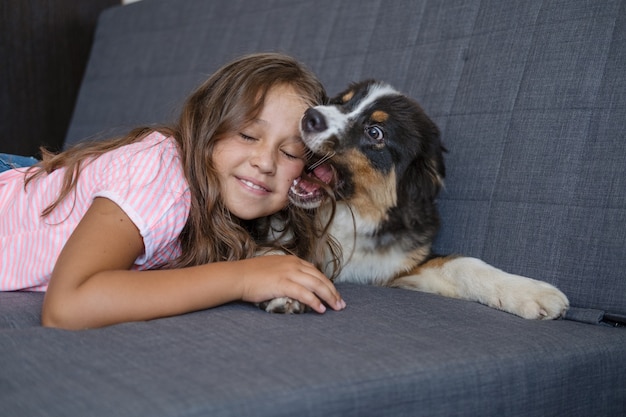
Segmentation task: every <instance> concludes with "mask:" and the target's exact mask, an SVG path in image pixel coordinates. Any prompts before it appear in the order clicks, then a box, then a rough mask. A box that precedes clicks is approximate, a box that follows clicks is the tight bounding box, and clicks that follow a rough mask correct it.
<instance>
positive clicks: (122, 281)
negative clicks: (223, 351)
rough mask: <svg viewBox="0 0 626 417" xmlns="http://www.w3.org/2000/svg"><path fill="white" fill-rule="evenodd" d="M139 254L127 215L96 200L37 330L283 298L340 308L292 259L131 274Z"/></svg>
mask: <svg viewBox="0 0 626 417" xmlns="http://www.w3.org/2000/svg"><path fill="white" fill-rule="evenodd" d="M143 250H144V247H143V239H142V237H141V235H140V234H139V230H138V229H137V227H136V226H135V225H134V223H133V222H132V221H131V220H130V219H129V218H128V216H127V215H126V214H125V213H124V211H123V210H122V209H120V208H119V206H117V205H116V204H115V203H113V202H112V201H111V200H108V199H106V198H96V199H95V200H94V202H93V204H92V205H91V207H90V208H89V210H88V211H87V213H86V214H85V216H84V217H83V219H82V220H81V222H80V223H79V224H78V226H77V228H76V230H75V231H74V233H73V234H72V236H71V237H70V239H69V240H68V242H67V243H66V245H65V247H64V248H63V250H62V251H61V254H60V256H59V258H58V260H57V263H56V265H55V268H54V271H53V273H52V278H51V280H50V284H49V286H48V291H47V293H46V296H45V298H44V304H43V310H42V324H43V325H44V326H52V327H63V328H68V329H80V328H88V327H100V326H106V325H110V324H114V323H120V322H127V321H137V320H149V319H154V318H158V317H166V316H172V315H177V314H183V313H187V312H191V311H196V310H202V309H206V308H209V307H214V306H217V305H221V304H224V303H227V302H230V301H236V300H243V301H250V302H260V301H265V300H268V299H271V298H275V297H281V296H287V297H291V298H294V299H296V300H299V301H301V302H303V303H305V304H307V305H309V306H311V307H312V308H313V309H314V310H315V311H317V312H320V313H322V312H324V311H325V307H324V304H323V303H322V301H321V300H323V301H324V302H326V303H327V304H328V305H329V306H331V307H332V308H333V309H336V310H339V309H341V308H343V307H344V306H345V303H344V302H343V301H342V300H341V297H340V296H339V293H338V292H337V290H336V289H335V287H334V286H333V284H332V283H331V282H330V280H328V278H326V277H325V276H324V275H323V274H322V273H321V272H320V271H318V270H317V269H316V268H315V267H314V266H313V265H311V264H310V263H308V262H305V261H303V260H301V259H299V258H297V257H295V256H280V255H278V256H262V257H258V258H253V259H247V260H243V261H236V262H216V263H211V264H206V265H201V266H195V267H190V268H183V269H177V270H154V271H130V270H129V269H130V268H131V267H132V265H133V263H134V261H135V259H136V258H137V257H138V256H139V255H141V254H142V253H143ZM318 297H319V298H318ZM320 299H321V300H320Z"/></svg>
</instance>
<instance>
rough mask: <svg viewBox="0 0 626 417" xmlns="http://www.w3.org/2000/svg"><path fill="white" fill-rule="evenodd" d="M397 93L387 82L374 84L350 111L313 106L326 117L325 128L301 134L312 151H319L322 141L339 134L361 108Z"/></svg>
mask: <svg viewBox="0 0 626 417" xmlns="http://www.w3.org/2000/svg"><path fill="white" fill-rule="evenodd" d="M398 94H400V93H399V92H398V91H397V90H396V89H394V88H393V87H391V86H389V85H387V84H375V85H372V86H371V87H370V90H369V92H368V94H367V96H366V97H365V99H364V100H363V101H361V102H360V103H359V105H358V106H356V107H355V108H354V110H352V111H351V112H350V113H342V112H340V111H339V110H338V109H337V107H336V106H317V107H315V110H317V111H319V112H320V113H321V114H322V115H323V116H324V118H325V119H326V126H327V129H326V130H324V131H323V132H321V133H318V134H306V135H303V139H304V142H305V143H306V145H307V146H308V147H309V148H310V149H311V150H313V151H314V152H320V151H321V148H322V145H323V143H324V142H325V141H326V140H327V139H328V138H330V137H332V136H338V135H340V133H341V132H343V131H344V130H345V129H346V127H347V126H348V125H349V124H350V122H351V121H352V120H354V118H355V117H357V116H358V115H359V114H361V112H363V109H365V108H367V107H368V106H370V105H371V104H372V103H374V102H375V101H376V100H378V99H379V98H381V97H384V96H390V95H398Z"/></svg>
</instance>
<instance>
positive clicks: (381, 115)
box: [372, 110, 389, 123]
mask: <svg viewBox="0 0 626 417" xmlns="http://www.w3.org/2000/svg"><path fill="white" fill-rule="evenodd" d="M387 119H389V113H387V112H384V111H382V110H376V111H375V112H374V113H372V120H373V121H375V122H376V123H383V122H386V121H387Z"/></svg>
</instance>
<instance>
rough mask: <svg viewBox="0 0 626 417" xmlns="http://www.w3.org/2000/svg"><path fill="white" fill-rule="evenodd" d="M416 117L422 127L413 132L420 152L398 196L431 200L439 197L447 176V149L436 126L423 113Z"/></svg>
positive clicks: (402, 182)
mask: <svg viewBox="0 0 626 417" xmlns="http://www.w3.org/2000/svg"><path fill="white" fill-rule="evenodd" d="M417 117H418V120H417V121H418V123H417V125H418V126H419V128H418V129H417V130H416V131H415V132H414V133H413V134H414V135H415V138H413V140H415V141H417V143H418V144H419V149H418V151H417V154H416V156H415V158H414V160H413V161H412V162H411V164H410V165H409V166H408V167H407V171H406V172H405V179H404V180H403V181H401V184H402V186H403V187H404V189H401V190H399V195H398V197H399V198H406V199H413V200H414V199H415V198H420V199H422V200H423V201H432V200H434V199H435V198H436V197H437V194H439V191H440V190H441V187H442V186H443V181H444V178H445V176H446V169H445V164H444V159H443V155H444V153H445V152H446V149H445V147H444V146H443V144H442V142H441V138H440V133H439V128H438V127H437V125H436V124H435V123H434V122H433V121H432V120H430V119H429V118H428V117H427V116H426V115H425V114H424V113H422V112H420V113H419V114H418V115H417ZM418 196H419V197H418Z"/></svg>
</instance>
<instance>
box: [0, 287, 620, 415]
mask: <svg viewBox="0 0 626 417" xmlns="http://www.w3.org/2000/svg"><path fill="white" fill-rule="evenodd" d="M340 290H341V291H342V294H344V296H345V297H346V299H347V300H348V302H349V307H348V308H347V309H346V310H345V311H343V312H340V313H335V312H329V313H327V314H325V315H323V316H320V315H316V314H305V315H297V316H284V315H271V314H266V313H263V312H262V311H260V310H258V309H256V308H255V307H253V306H251V305H246V304H233V305H228V306H224V307H220V308H216V309H213V310H209V311H203V312H199V313H194V314H189V315H185V316H180V317H173V318H170V319H164V320H156V321H153V322H148V323H129V324H124V325H118V326H113V327H110V328H106V329H101V330H93V331H84V332H67V331H61V330H51V329H42V328H37V327H30V328H27V329H23V330H22V331H19V332H18V331H12V332H0V352H2V355H0V366H1V369H2V373H1V374H0V414H1V415H7V416H9V415H10V416H19V415H31V416H35V415H46V416H60V417H61V416H63V417H65V416H79V415H89V416H111V415H123V416H152V417H159V416H174V415H176V416H244V415H250V416H292V415H295V414H297V415H304V416H342V417H343V416H355V417H356V416H359V417H360V416H394V415H406V416H428V417H436V416H450V415H465V416H503V415H506V416H520V417H532V416H537V417H540V416H553V415H554V416H556V415H563V416H571V417H573V416H596V415H604V416H608V415H615V416H617V415H619V413H618V412H619V411H620V410H624V408H623V407H624V406H625V405H626V404H625V402H624V401H625V397H624V394H623V375H624V374H625V372H626V361H624V360H623V358H624V357H626V344H625V343H623V342H624V340H625V337H624V332H623V331H621V330H620V329H610V328H605V327H599V326H590V325H587V324H581V323H576V322H572V321H566V320H562V321H554V322H541V321H527V320H524V319H520V318H517V317H514V316H511V315H508V314H504V313H501V312H498V311H495V310H492V309H489V308H487V307H484V306H482V305H479V304H476V303H471V302H465V301H458V300H452V299H442V298H441V297H437V296H434V295H429V294H423V293H415V292H410V291H403V290H397V289H384V288H374V287H367V286H356V285H341V286H340ZM620 359H621V360H620ZM620 386H621V387H622V388H619V387H620ZM616 387H618V388H616ZM620 389H621V390H622V391H621V392H622V394H621V396H620V395H618V394H619V392H620V391H619V390H620Z"/></svg>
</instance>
